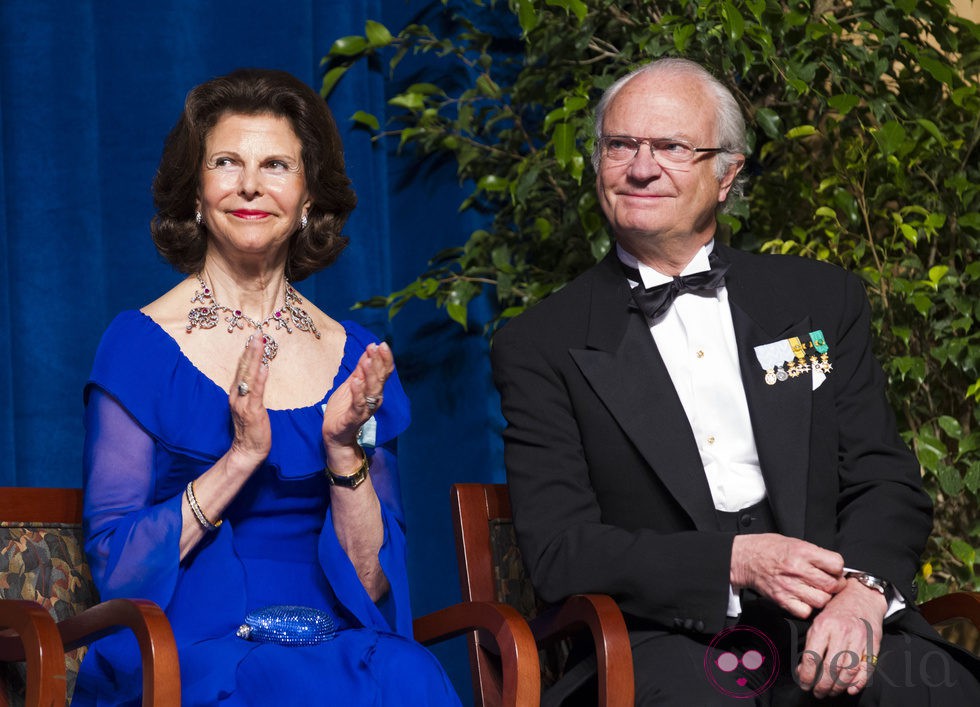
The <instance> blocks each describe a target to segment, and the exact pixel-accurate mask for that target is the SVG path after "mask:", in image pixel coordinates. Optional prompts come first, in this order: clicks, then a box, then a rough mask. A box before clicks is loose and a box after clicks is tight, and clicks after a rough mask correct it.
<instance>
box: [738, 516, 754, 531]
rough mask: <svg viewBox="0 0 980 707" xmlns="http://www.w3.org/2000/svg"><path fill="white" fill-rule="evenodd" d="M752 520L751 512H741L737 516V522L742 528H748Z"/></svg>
mask: <svg viewBox="0 0 980 707" xmlns="http://www.w3.org/2000/svg"><path fill="white" fill-rule="evenodd" d="M752 520H753V518H752V514H751V513H743V514H742V515H740V516H739V517H738V524H739V525H741V526H742V527H743V528H748V527H749V526H751V525H752Z"/></svg>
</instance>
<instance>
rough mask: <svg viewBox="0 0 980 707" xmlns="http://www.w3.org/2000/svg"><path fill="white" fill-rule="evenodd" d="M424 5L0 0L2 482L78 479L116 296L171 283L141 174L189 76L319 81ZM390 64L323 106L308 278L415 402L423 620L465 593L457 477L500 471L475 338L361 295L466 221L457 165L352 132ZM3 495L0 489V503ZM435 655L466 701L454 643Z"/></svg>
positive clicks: (411, 493) (416, 311)
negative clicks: (338, 227)
mask: <svg viewBox="0 0 980 707" xmlns="http://www.w3.org/2000/svg"><path fill="white" fill-rule="evenodd" d="M431 4H432V3H429V2H425V1H423V0H290V2H282V3H272V2H268V1H265V0H234V1H231V0H213V1H211V2H204V3H202V2H199V1H198V0H157V2H153V3H134V2H132V1H131V0H98V1H96V0H62V1H60V2H59V1H57V0H0V187H2V188H0V238H2V243H0V316H2V322H3V327H2V332H3V333H2V339H0V341H2V346H0V351H2V353H0V486H14V485H16V486H78V485H80V483H81V469H80V458H81V446H82V425H81V413H82V396H81V393H82V387H83V385H84V383H85V380H86V377H87V374H88V371H89V367H90V366H91V362H92V358H93V355H94V352H95V348H96V345H97V344H98V341H99V337H100V335H101V333H102V331H103V329H104V328H105V327H106V325H107V324H108V323H109V321H110V320H111V319H112V318H113V316H115V314H116V313H118V312H119V311H120V310H123V309H130V308H138V307H140V306H142V305H144V304H146V303H147V302H149V301H151V300H153V299H154V298H156V297H157V296H159V295H160V294H162V293H163V292H165V291H166V290H168V289H169V288H170V287H172V286H173V284H175V283H176V282H177V280H178V277H179V276H178V275H177V274H176V273H174V272H173V271H172V270H171V269H170V267H169V266H168V265H167V264H166V263H164V262H162V261H161V259H160V258H159V257H158V255H157V254H156V251H155V250H154V248H153V245H152V243H151V241H150V237H149V232H148V227H147V225H148V222H149V220H150V217H151V216H152V213H153V209H152V200H151V196H150V184H151V181H152V178H153V174H154V171H155V169H156V165H157V161H158V159H159V155H160V150H161V147H162V144H163V139H164V137H165V135H166V134H167V132H168V130H169V129H170V127H171V126H172V125H173V123H174V122H175V121H176V119H177V117H178V115H179V113H180V110H181V108H182V105H183V99H184V96H185V94H186V92H187V91H188V90H189V89H190V88H191V87H192V86H194V85H196V84H198V83H200V82H201V81H204V80H206V79H208V78H211V77H213V76H216V75H219V74H222V73H226V72H227V71H230V70H232V69H234V68H236V67H239V66H262V67H270V68H277V69H284V70H287V71H289V72H291V73H293V74H294V75H296V76H298V77H299V78H301V79H303V80H304V81H307V82H308V83H309V84H310V85H311V86H313V87H319V85H320V80H321V77H322V72H321V68H320V59H321V57H322V56H323V55H324V54H325V53H326V52H327V50H328V49H329V47H330V45H331V43H332V42H333V40H334V39H336V38H337V37H340V36H343V35H347V34H354V33H361V32H363V28H364V22H365V20H366V19H368V18H373V19H380V20H381V21H384V22H385V23H386V24H388V25H389V26H390V27H393V28H398V27H400V26H402V24H404V22H406V21H407V20H408V19H409V18H411V17H412V16H414V14H415V13H417V12H419V11H421V10H422V9H424V8H425V7H426V6H429V5H431ZM390 90H391V89H390V87H386V85H385V81H384V76H383V74H381V73H379V72H374V73H369V72H368V71H367V70H366V69H365V68H364V67H359V68H358V69H356V70H354V71H353V72H351V73H349V74H348V75H347V76H345V78H344V80H343V82H342V83H341V85H340V86H339V87H338V90H337V91H336V92H335V95H334V96H332V97H331V100H330V105H331V108H332V109H333V111H334V114H335V116H336V118H337V120H338V123H339V124H340V126H341V130H342V132H343V133H344V140H345V145H346V152H347V167H348V172H349V173H350V175H351V177H352V179H353V181H354V188H355V190H356V191H357V194H358V197H359V205H358V208H357V210H356V211H355V213H354V215H353V216H352V218H351V220H350V222H349V225H348V227H347V229H346V232H347V235H349V236H350V238H351V245H350V246H349V248H348V249H347V251H345V253H344V255H343V256H342V257H341V259H340V261H339V262H338V264H336V265H335V266H333V267H332V268H330V269H329V270H327V271H325V272H323V273H320V274H318V275H316V276H314V277H312V278H310V279H309V280H307V281H305V282H303V283H301V285H300V287H301V289H302V291H303V292H304V293H305V294H306V295H307V296H308V297H309V298H310V299H312V300H313V301H315V302H316V303H317V304H318V305H319V306H320V307H321V308H322V309H323V310H325V311H327V312H328V313H330V314H332V315H333V316H334V317H335V318H353V319H355V320H358V321H360V322H361V323H362V324H364V325H366V326H367V327H368V328H370V329H372V330H373V331H374V332H375V333H376V334H378V335H379V336H381V337H384V338H387V339H388V340H389V341H390V342H391V343H392V346H393V348H394V350H395V353H396V361H397V364H398V367H399V371H400V373H401V376H402V380H403V381H404V383H405V387H406V389H407V391H408V393H409V396H410V397H411V399H412V402H413V414H414V422H413V425H412V427H411V428H410V429H409V431H408V432H407V433H406V434H405V436H404V437H403V438H402V441H401V459H402V467H401V468H402V488H403V495H404V500H405V506H406V513H407V517H408V524H409V550H410V564H409V569H410V576H411V579H412V585H413V607H414V610H415V613H416V615H419V614H421V613H425V612H427V611H430V610H432V609H435V608H438V607H440V606H444V605H447V604H450V603H452V602H454V601H457V600H458V597H459V591H458V585H457V578H456V563H455V550H454V545H453V540H452V529H451V523H450V515H449V487H450V484H451V483H453V482H456V481H501V480H503V472H502V461H501V450H500V443H499V434H498V433H499V425H500V422H499V413H498V404H497V399H496V395H495V393H494V391H493V387H492V384H491V381H490V376H489V370H488V364H487V357H486V343H485V342H484V341H483V339H482V338H481V337H480V336H479V335H478V334H477V335H474V334H465V333H463V332H462V331H461V330H460V329H459V327H458V326H457V325H455V324H449V323H446V321H445V317H444V316H441V315H439V314H438V313H436V312H435V311H434V308H432V307H431V306H428V305H426V304H419V303H416V304H413V305H410V306H408V307H406V309H405V310H403V312H402V313H400V314H399V315H398V317H396V318H395V320H394V321H392V322H389V321H388V318H387V314H386V313H385V312H383V311H380V310H371V309H365V310H357V311H353V312H352V311H350V309H349V308H350V306H351V305H352V304H353V303H354V302H355V301H357V300H359V299H363V298H366V297H368V296H371V295H374V294H380V293H386V292H389V291H391V290H392V289H394V288H397V287H400V286H402V285H404V284H405V283H407V282H408V281H409V280H410V279H411V278H412V277H413V276H414V275H415V274H416V273H418V272H420V271H421V269H422V268H423V267H424V265H425V262H426V260H427V258H428V256H429V255H431V254H432V253H434V252H436V251H437V250H439V249H441V248H443V247H446V246H449V245H456V244H459V243H461V242H462V241H463V240H464V239H465V235H466V234H467V233H469V230H470V226H471V225H469V224H466V223H462V222H461V220H460V218H459V217H458V215H457V214H456V212H455V208H456V205H457V204H458V203H459V200H458V192H457V189H458V187H457V186H456V184H455V179H454V178H453V175H452V173H451V172H449V173H445V172H439V171H436V172H428V173H426V174H425V175H419V174H417V173H416V172H415V171H413V168H412V166H411V164H409V163H406V162H404V161H401V160H399V158H397V157H396V156H395V155H393V154H391V153H390V151H389V150H387V149H386V148H384V147H379V146H372V144H371V142H370V139H369V136H368V134H366V133H365V132H363V131H361V130H357V129H355V128H354V127H353V124H352V123H351V121H350V120H349V117H350V116H351V115H352V114H353V113H354V111H355V110H357V109H366V110H369V111H371V112H374V113H375V114H377V115H383V114H384V107H385V94H386V92H390ZM2 508H3V499H2V497H0V516H2ZM436 652H437V654H438V655H439V657H440V659H442V660H443V662H444V664H446V665H447V667H448V669H449V670H450V672H451V674H452V676H453V679H454V681H455V682H456V685H457V688H458V690H459V692H460V695H461V697H462V698H463V699H464V700H468V699H469V694H470V686H469V675H468V668H467V664H466V655H465V646H464V645H463V643H462V642H461V639H457V640H456V641H454V642H453V643H452V644H450V646H449V647H446V648H441V649H437V651H436Z"/></svg>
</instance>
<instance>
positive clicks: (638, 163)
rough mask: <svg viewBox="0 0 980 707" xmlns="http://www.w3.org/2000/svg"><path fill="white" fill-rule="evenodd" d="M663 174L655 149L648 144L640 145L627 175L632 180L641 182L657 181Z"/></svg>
mask: <svg viewBox="0 0 980 707" xmlns="http://www.w3.org/2000/svg"><path fill="white" fill-rule="evenodd" d="M662 172H663V167H661V166H660V163H659V162H657V158H656V157H654V152H653V149H652V148H651V147H650V145H648V144H642V145H640V149H639V150H637V151H636V155H635V156H634V157H633V159H632V160H631V161H630V163H629V167H628V169H627V174H628V175H629V176H630V178H631V179H636V180H641V181H645V180H649V179H655V178H656V177H659V176H660V175H661V173H662Z"/></svg>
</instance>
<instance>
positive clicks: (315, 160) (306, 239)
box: [150, 69, 357, 281]
mask: <svg viewBox="0 0 980 707" xmlns="http://www.w3.org/2000/svg"><path fill="white" fill-rule="evenodd" d="M228 114H236V115H273V116H276V117H281V118H285V119H287V120H288V121H289V123H290V125H291V126H292V128H293V132H295V133H296V136H297V137H298V138H299V141H300V144H301V145H302V158H303V171H304V175H305V177H306V188H307V190H308V192H309V194H310V201H311V205H310V209H309V212H308V213H307V220H308V223H307V226H306V228H304V229H302V230H299V231H297V232H296V233H294V234H293V235H292V237H291V238H290V240H289V254H288V257H287V259H286V276H287V277H288V278H289V279H290V280H293V281H296V280H302V279H303V278H305V277H308V276H309V275H312V274H313V273H315V272H317V271H318V270H322V269H323V268H325V267H327V266H328V265H330V264H331V263H333V262H334V260H336V259H337V256H338V255H340V252H341V251H342V250H343V249H344V248H345V247H346V246H347V238H346V237H345V236H342V235H341V233H340V230H341V229H342V228H343V226H344V223H346V221H347V217H348V216H349V215H350V212H351V211H353V210H354V205H355V204H356V203H357V197H356V196H355V195H354V192H353V190H352V189H351V188H350V179H349V178H348V176H347V173H346V172H345V171H344V151H343V144H342V143H341V141H340V133H339V132H338V131H337V126H336V124H335V123H334V120H333V116H332V115H331V113H330V109H329V108H328V107H327V104H326V102H325V101H324V100H323V99H322V98H321V97H320V96H318V95H317V94H316V92H315V91H314V90H313V89H312V88H310V87H309V86H307V85H306V84H305V83H303V82H302V81H300V80H299V79H297V78H296V77H294V76H292V75H290V74H288V73H286V72H284V71H275V70H271V69H238V70H236V71H233V72H232V73H230V74H228V75H227V76H221V77H219V78H216V79H212V80H210V81H207V82H205V83H202V84H201V85H200V86H197V87H196V88H194V89H192V90H191V92H190V93H188V94H187V100H186V101H185V102H184V113H183V115H181V117H180V120H178V121H177V124H176V125H175V126H174V128H173V130H171V131H170V135H168V136H167V141H166V143H165V144H164V147H163V156H162V157H161V158H160V166H159V168H158V169H157V174H156V178H155V179H154V180H153V201H154V204H155V205H156V208H157V213H156V216H154V217H153V221H152V222H151V224H150V231H151V233H152V234H153V243H154V244H155V245H156V247H157V250H158V251H160V254H161V255H162V256H163V257H164V258H166V259H167V261H168V262H170V264H171V265H173V266H174V267H175V268H176V269H177V270H179V271H180V272H183V273H188V274H189V273H194V272H198V271H199V270H200V269H201V268H202V267H203V266H204V254H205V252H206V250H207V237H206V234H205V231H204V228H203V227H202V226H199V225H198V224H197V223H196V222H195V211H196V204H197V198H198V193H199V188H200V181H201V165H202V162H203V160H204V145H205V140H206V139H207V136H208V133H209V132H210V131H211V130H212V129H214V126H215V125H217V123H218V120H219V119H220V118H221V117H222V116H224V115H228Z"/></svg>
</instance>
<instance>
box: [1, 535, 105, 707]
mask: <svg viewBox="0 0 980 707" xmlns="http://www.w3.org/2000/svg"><path fill="white" fill-rule="evenodd" d="M0 599H28V600H30V601H34V602H37V603H38V604H41V605H42V606H44V607H45V608H46V609H47V610H48V611H49V612H50V613H51V615H52V616H53V617H54V618H55V620H56V621H61V620H63V619H66V618H68V617H69V616H74V615H76V614H78V613H80V612H82V611H84V610H85V609H87V608H89V607H91V606H95V605H96V604H97V603H98V601H99V599H98V593H97V591H96V589H95V585H94V584H93V582H92V574H91V572H90V571H89V566H88V562H87V561H86V559H85V552H84V550H83V544H82V528H81V526H80V525H77V524H70V523H10V522H0ZM86 650H87V647H84V646H83V647H81V648H78V649H76V650H73V651H70V652H68V653H66V654H65V660H66V666H65V675H66V678H67V680H68V685H67V695H68V699H69V701H70V700H71V695H72V692H73V691H74V687H75V679H76V678H77V676H78V668H79V666H80V665H81V661H82V657H83V656H84V655H85V651H86ZM25 676H26V666H25V664H24V663H6V664H4V663H0V696H5V697H6V698H7V701H8V702H9V703H10V705H11V706H12V707H14V706H19V705H23V704H24V693H25V689H26V688H25Z"/></svg>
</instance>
